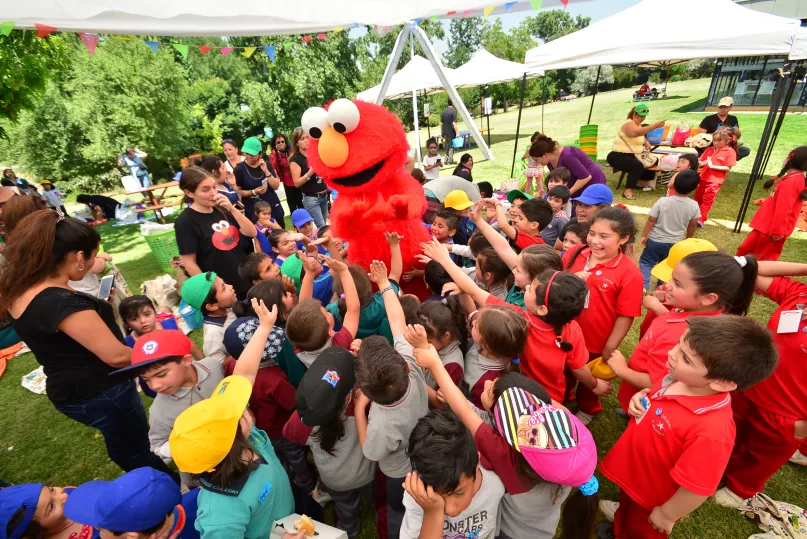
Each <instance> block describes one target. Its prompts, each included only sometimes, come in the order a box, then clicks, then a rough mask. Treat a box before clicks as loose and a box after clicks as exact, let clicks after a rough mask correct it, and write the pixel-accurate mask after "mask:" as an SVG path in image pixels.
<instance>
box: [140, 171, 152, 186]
mask: <svg viewBox="0 0 807 539" xmlns="http://www.w3.org/2000/svg"><path fill="white" fill-rule="evenodd" d="M137 180H138V181H139V182H140V185H142V186H143V187H151V176H149V175H148V172H146V173H145V174H142V175H140V176H138V177H137Z"/></svg>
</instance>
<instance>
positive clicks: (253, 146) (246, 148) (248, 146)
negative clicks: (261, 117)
mask: <svg viewBox="0 0 807 539" xmlns="http://www.w3.org/2000/svg"><path fill="white" fill-rule="evenodd" d="M262 149H263V147H262V146H261V141H260V140H258V137H249V138H248V139H247V140H245V141H244V145H243V146H241V151H242V152H244V153H248V154H249V155H258V154H259V153H261V150H262Z"/></svg>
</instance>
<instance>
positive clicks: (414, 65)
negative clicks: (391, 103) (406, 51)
mask: <svg viewBox="0 0 807 539" xmlns="http://www.w3.org/2000/svg"><path fill="white" fill-rule="evenodd" d="M443 70H444V71H445V73H446V77H447V78H448V80H449V82H451V84H453V85H454V86H455V87H459V84H458V80H459V79H458V78H457V76H456V70H454V69H450V68H448V67H444V68H443ZM380 90H381V85H380V84H378V85H376V86H373V87H372V88H370V89H369V90H364V91H363V92H359V94H358V95H357V96H356V99H359V100H361V101H367V102H368V103H375V101H376V99H377V98H378V92H379V91H380ZM433 90H437V91H440V92H442V91H443V85H442V83H441V82H440V78H439V77H438V76H437V73H436V72H435V71H434V68H433V67H432V64H431V62H429V61H428V60H427V59H425V58H424V57H422V56H419V55H415V56H413V57H412V59H411V60H410V61H409V63H407V64H406V65H405V66H403V68H401V70H400V71H398V72H397V73H395V74H394V75H393V76H392V80H391V81H390V83H389V87H388V88H387V95H386V96H385V99H404V98H407V97H411V96H412V92H421V91H424V92H426V93H429V92H431V91H433Z"/></svg>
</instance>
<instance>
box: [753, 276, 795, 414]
mask: <svg viewBox="0 0 807 539" xmlns="http://www.w3.org/2000/svg"><path fill="white" fill-rule="evenodd" d="M801 294H807V285H806V284H804V283H802V282H799V281H794V280H793V279H788V278H787V277H775V278H774V279H773V283H771V286H770V287H768V291H767V292H766V293H765V296H767V297H768V298H770V299H772V300H773V301H775V302H776V303H778V304H779V308H778V309H776V311H775V312H774V313H773V315H772V316H771V319H770V320H769V321H768V329H769V330H770V331H771V333H773V334H774V335H773V340H774V342H775V343H776V349H777V350H778V351H779V365H778V366H777V367H776V370H775V371H774V372H773V374H772V375H770V376H769V377H767V378H766V379H764V380H763V381H761V382H759V383H758V384H756V385H754V386H752V387H751V388H749V389H746V390H745V392H744V393H745V396H746V397H748V399H749V400H750V401H751V402H753V403H754V404H756V405H757V406H759V407H760V408H764V409H766V410H768V411H771V412H773V413H775V414H779V415H781V416H784V417H788V418H790V419H795V420H803V419H807V384H805V382H804V373H805V372H807V320H802V321H801V323H800V324H799V330H798V331H797V332H796V333H777V329H778V327H779V318H780V316H781V315H782V311H792V310H796V304H801V303H807V299H805V298H807V296H805V297H802V298H801V299H799V298H800V295H801Z"/></svg>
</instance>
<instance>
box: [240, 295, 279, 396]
mask: <svg viewBox="0 0 807 539" xmlns="http://www.w3.org/2000/svg"><path fill="white" fill-rule="evenodd" d="M252 309H253V310H254V311H255V313H256V314H257V315H258V319H259V320H260V324H259V325H258V329H256V330H255V333H253V335H252V338H251V339H250V340H249V342H248V343H247V345H246V346H245V347H244V351H243V352H241V355H240V356H239V358H238V361H236V362H235V369H234V370H233V376H243V377H244V378H246V379H247V380H249V383H250V384H252V385H253V386H254V385H255V377H256V376H257V374H258V366H259V365H260V364H261V356H262V355H263V351H264V348H266V340H267V339H268V338H269V333H270V332H271V331H272V328H273V327H274V326H275V322H276V321H277V305H272V310H271V311H270V310H269V309H267V308H266V305H264V304H263V300H257V299H255V298H253V299H252Z"/></svg>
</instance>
